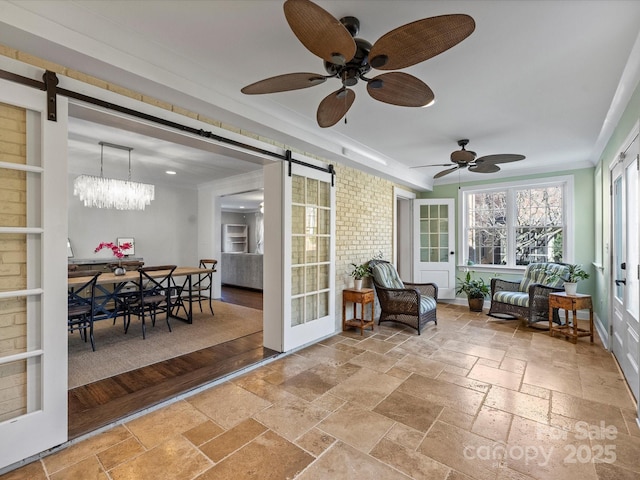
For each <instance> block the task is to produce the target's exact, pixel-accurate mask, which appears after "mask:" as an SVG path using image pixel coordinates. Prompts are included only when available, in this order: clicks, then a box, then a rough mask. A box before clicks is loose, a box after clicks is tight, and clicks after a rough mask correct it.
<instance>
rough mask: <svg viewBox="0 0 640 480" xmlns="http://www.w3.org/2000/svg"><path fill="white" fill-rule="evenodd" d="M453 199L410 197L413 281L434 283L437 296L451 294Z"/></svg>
mask: <svg viewBox="0 0 640 480" xmlns="http://www.w3.org/2000/svg"><path fill="white" fill-rule="evenodd" d="M454 208H455V200H454V199H452V198H446V199H428V200H426V199H422V200H414V204H413V232H414V239H413V245H414V249H413V250H414V255H413V258H414V268H413V281H414V282H416V283H426V282H433V283H435V284H436V285H438V298H455V296H456V295H455V287H456V278H455V273H456V265H455V261H456V256H455V249H454V245H455V225H454V219H455V210H454Z"/></svg>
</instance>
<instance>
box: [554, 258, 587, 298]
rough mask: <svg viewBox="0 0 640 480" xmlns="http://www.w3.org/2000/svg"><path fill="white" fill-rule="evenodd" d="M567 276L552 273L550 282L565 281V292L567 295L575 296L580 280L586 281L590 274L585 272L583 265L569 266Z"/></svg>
mask: <svg viewBox="0 0 640 480" xmlns="http://www.w3.org/2000/svg"><path fill="white" fill-rule="evenodd" d="M567 268H568V270H567V274H566V275H564V276H563V275H559V274H558V273H551V274H550V275H549V280H558V279H562V280H564V291H565V293H566V294H567V295H575V294H576V293H577V290H578V282H579V281H580V280H586V279H587V278H589V274H588V273H587V272H585V271H584V269H583V268H582V266H581V265H576V264H569V265H567Z"/></svg>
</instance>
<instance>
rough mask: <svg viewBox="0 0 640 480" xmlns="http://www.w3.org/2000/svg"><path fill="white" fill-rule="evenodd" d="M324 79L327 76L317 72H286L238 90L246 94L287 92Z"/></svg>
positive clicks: (312, 84)
mask: <svg viewBox="0 0 640 480" xmlns="http://www.w3.org/2000/svg"><path fill="white" fill-rule="evenodd" d="M326 81H327V77H324V76H322V75H318V74H317V73H286V74H284V75H277V76H275V77H270V78H265V79H264V80H260V81H259V82H255V83H252V84H251V85H247V86H246V87H244V88H242V89H241V90H240V91H241V92H242V93H244V94H246V95H258V94H262V93H276V92H288V91H289V90H300V89H301V88H309V87H314V86H316V85H320V84H321V83H324V82H326Z"/></svg>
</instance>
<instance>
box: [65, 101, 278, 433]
mask: <svg viewBox="0 0 640 480" xmlns="http://www.w3.org/2000/svg"><path fill="white" fill-rule="evenodd" d="M100 141H109V142H111V143H114V144H118V145H127V146H129V147H131V148H133V150H132V155H133V156H134V170H133V176H134V180H139V181H143V182H146V183H152V184H155V186H156V200H155V202H156V205H155V206H154V205H153V202H152V205H151V206H149V207H147V209H146V210H145V211H144V212H117V211H108V210H96V209H89V208H86V207H83V206H82V205H81V204H80V202H79V201H78V199H77V198H74V197H73V188H72V186H71V185H72V182H73V179H74V178H75V176H77V175H78V174H83V173H85V174H97V172H94V170H93V169H96V168H99V164H98V162H97V161H96V156H95V153H94V149H95V147H96V146H98V142H100ZM266 163H267V160H265V159H263V158H260V157H259V156H257V155H253V156H248V155H247V154H246V153H238V152H233V151H231V150H225V149H221V147H220V146H219V145H213V144H212V143H211V142H208V141H207V140H205V139H196V138H192V137H189V136H185V135H179V134H177V133H176V132H169V131H167V130H165V129H163V128H160V127H156V126H153V125H148V124H144V123H141V122H139V121H137V120H132V119H130V118H124V117H122V116H119V115H115V114H112V113H107V112H102V111H97V110H95V109H93V108H86V107H80V106H77V105H76V106H72V107H71V108H70V121H69V183H70V188H69V197H68V205H69V238H70V243H71V247H72V251H73V257H71V258H70V263H75V264H76V265H78V268H81V265H80V264H82V263H83V259H84V260H88V262H86V263H89V264H91V263H92V261H93V262H95V261H96V260H98V259H96V254H94V252H93V251H94V249H95V247H96V245H97V244H98V243H100V242H103V241H115V238H111V237H132V238H135V241H136V256H139V257H141V259H140V260H141V261H143V262H144V264H145V265H146V266H151V265H163V264H177V265H185V266H197V265H198V261H199V258H198V251H206V252H207V257H212V256H213V257H214V258H215V257H218V256H219V255H221V253H222V248H221V242H222V239H221V228H220V226H221V211H220V208H219V204H216V202H215V201H213V202H212V201H210V199H211V198H213V197H215V192H214V190H215V186H214V187H212V186H211V185H216V184H219V183H220V182H224V178H225V177H234V178H236V179H237V178H240V177H242V176H243V175H250V176H253V177H258V176H260V175H261V171H262V167H263V165H264V164H266ZM104 167H105V169H107V168H110V169H112V170H110V172H116V173H108V175H109V176H112V175H113V176H116V175H117V174H118V173H117V172H118V168H120V167H121V165H120V166H119V165H118V164H117V160H116V161H114V163H113V164H109V163H105V165H104ZM167 171H174V172H177V175H169V174H167V173H166V172H167ZM232 190H233V188H230V189H229V188H227V189H226V191H227V192H229V191H232ZM203 192H205V193H204V194H203ZM229 196H230V197H231V195H229ZM147 232H148V233H147ZM203 232H205V233H203ZM158 239H162V240H161V241H158ZM213 252H218V253H213ZM218 258H220V257H218ZM221 260H222V259H221V258H220V260H219V263H218V268H217V272H216V273H214V278H215V282H216V285H215V288H214V289H213V297H214V299H215V300H214V302H213V310H214V314H213V315H211V314H210V312H209V311H208V305H206V306H205V305H204V302H203V307H205V308H203V311H202V312H200V308H199V305H198V303H197V302H196V303H194V305H193V308H194V317H193V324H183V323H182V322H177V321H174V322H172V331H171V332H169V331H168V329H167V328H166V324H165V323H164V320H163V319H160V320H159V321H158V322H157V323H158V324H157V325H156V326H155V327H152V328H148V329H147V338H146V339H144V340H143V339H142V335H141V334H140V331H139V324H136V325H134V321H132V326H131V328H130V330H129V331H128V332H127V334H126V335H125V334H124V332H123V323H122V319H121V318H119V319H116V320H117V321H115V322H112V321H111V320H103V321H99V322H96V334H95V335H96V352H93V351H92V350H91V347H90V344H88V343H86V344H85V343H84V342H83V341H81V339H80V338H79V337H78V336H77V334H76V335H69V336H68V343H69V352H70V355H69V370H70V383H69V387H70V389H69V391H68V399H69V409H68V416H69V439H73V438H76V437H78V436H81V435H84V434H86V433H89V432H91V431H93V430H95V429H97V428H100V427H103V426H106V425H108V424H110V423H113V422H114V421H117V420H118V419H120V418H123V417H126V416H129V415H131V414H133V413H136V412H138V411H141V410H144V409H147V408H149V407H152V406H153V405H156V404H158V403H161V402H163V401H166V400H168V399H170V398H172V397H174V396H176V395H179V394H183V393H186V392H187V391H189V390H192V389H194V388H197V387H200V386H202V385H204V384H207V383H210V382H212V381H215V380H217V379H219V378H221V377H224V376H227V375H230V374H232V373H234V372H236V371H238V370H241V369H243V368H246V367H248V366H251V365H253V364H255V363H259V362H261V361H264V360H265V359H267V358H270V357H273V356H275V355H277V354H278V353H277V352H275V351H273V350H270V349H267V348H264V347H263V324H262V321H263V319H262V292H261V291H260V290H258V289H254V290H253V291H245V292H243V294H242V295H240V293H239V289H237V288H235V287H233V288H232V287H228V288H227V287H225V288H224V289H221V287H220V283H221V280H220V276H221V273H222V271H221V270H222V268H223V266H222V261H221ZM105 261H106V260H105ZM226 300H229V301H226ZM134 319H135V317H134ZM99 329H100V330H101V332H99V331H98V330H99ZM196 330H197V331H196ZM205 334H206V335H208V336H209V337H210V338H211V344H210V345H203V344H202V341H203V339H204V338H205V337H206V335H205ZM108 337H110V338H111V339H109V338H108ZM114 338H115V340H118V341H117V342H116V341H115V340H114ZM112 340H113V342H112ZM116 343H117V344H119V345H120V346H119V347H117V346H116ZM116 348H120V353H118V354H115V355H112V356H111V357H106V358H105V357H102V358H100V355H101V353H102V352H105V351H108V350H109V349H116ZM74 350H80V352H79V353H80V354H79V355H72V353H74V352H73V351H74ZM101 351H102V352H101ZM114 351H115V350H114ZM158 352H160V353H163V355H164V354H166V355H164V356H163V357H162V358H156V357H154V355H155V354H156V353H158ZM143 357H144V358H147V360H144V358H143ZM149 358H150V359H151V360H149ZM141 359H142V361H139V360H141ZM117 364H118V365H117ZM72 370H73V371H74V372H76V373H78V372H79V374H80V380H78V379H76V380H74V381H73V382H71V373H72ZM91 370H93V372H91ZM94 374H97V376H98V377H99V378H98V377H95V376H94V377H92V375H94Z"/></svg>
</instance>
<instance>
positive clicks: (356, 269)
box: [349, 261, 371, 290]
mask: <svg viewBox="0 0 640 480" xmlns="http://www.w3.org/2000/svg"><path fill="white" fill-rule="evenodd" d="M351 266H352V267H353V270H352V271H351V273H350V274H349V275H351V276H352V277H353V288H355V289H356V290H360V289H361V288H362V279H363V278H366V277H370V276H371V268H370V267H369V261H366V262H365V263H360V264H355V263H352V264H351Z"/></svg>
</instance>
